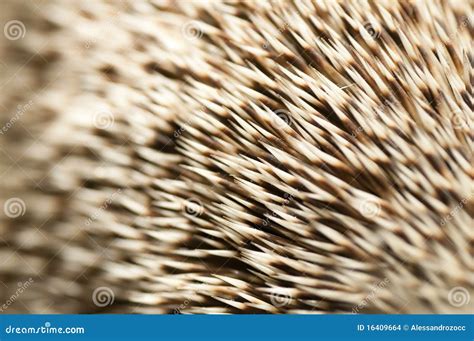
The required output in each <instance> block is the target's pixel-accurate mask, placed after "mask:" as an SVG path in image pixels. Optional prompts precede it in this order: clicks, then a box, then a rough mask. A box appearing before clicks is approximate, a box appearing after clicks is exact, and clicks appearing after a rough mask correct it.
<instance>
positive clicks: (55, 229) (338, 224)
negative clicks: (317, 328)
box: [0, 0, 474, 313]
mask: <svg viewBox="0 0 474 341" xmlns="http://www.w3.org/2000/svg"><path fill="white" fill-rule="evenodd" d="M472 7H473V2H472V1H465V0H463V1H454V0H452V1H448V0H446V1H428V0H426V1H417V2H408V1H400V2H397V1H392V0H387V1H369V2H367V1H355V0H354V1H329V0H328V1H296V2H294V3H290V2H287V1H282V2H279V1H272V2H266V1H254V2H253V1H246V2H231V3H230V2H229V3H223V2H207V1H202V2H201V1H195V2H191V1H178V2H176V3H175V2H167V1H151V2H143V1H130V2H111V3H106V2H105V1H104V2H99V1H84V2H80V3H79V2H78V3H75V4H74V5H72V4H70V3H69V2H67V1H56V2H53V3H52V4H49V5H48V6H46V7H44V8H41V10H40V14H39V15H38V17H37V18H36V19H31V20H28V21H26V22H27V23H31V25H33V23H36V22H39V24H38V25H39V26H41V25H40V24H41V23H43V24H44V25H43V26H44V27H45V28H44V30H45V31H41V30H40V29H39V28H38V29H36V30H34V29H32V30H30V31H29V33H30V34H29V35H27V36H26V38H25V39H23V40H21V41H20V42H15V44H16V45H15V46H16V48H17V49H18V50H21V51H27V52H28V53H31V54H33V53H34V51H35V47H34V43H35V42H37V41H38V39H39V38H38V37H45V36H47V37H48V39H49V40H47V43H46V44H47V45H46V46H47V47H46V48H44V49H43V50H42V52H40V53H43V52H44V54H45V55H46V54H47V55H46V56H44V58H45V59H46V60H47V61H48V62H47V64H48V65H50V67H51V71H50V72H48V73H47V74H46V75H44V69H43V68H42V67H38V66H31V68H32V70H33V71H32V72H33V73H35V72H36V75H38V74H39V72H43V76H44V77H45V78H44V79H46V80H47V81H45V82H44V83H42V84H43V86H44V87H45V89H44V91H42V92H41V95H40V96H39V97H37V102H36V104H35V105H34V109H32V110H29V111H28V112H27V113H26V114H25V118H24V119H23V121H22V123H23V124H25V125H26V126H28V127H38V126H39V123H37V122H33V121H32V120H33V119H32V118H33V117H36V116H35V115H37V113H39V112H41V113H45V112H48V113H54V115H53V116H54V120H53V119H51V118H49V117H47V118H45V120H44V121H43V123H42V124H43V125H42V126H41V127H42V128H41V137H40V138H39V140H36V139H35V141H37V142H36V143H35V144H34V145H32V146H29V148H26V149H24V156H23V157H22V160H26V161H25V162H24V164H22V166H21V167H22V169H23V170H25V172H26V173H28V175H29V178H32V179H35V180H34V182H33V184H35V186H31V184H30V187H29V188H30V189H28V190H27V192H19V188H22V189H24V188H25V185H24V182H22V181H20V180H18V181H17V183H11V186H10V191H9V192H6V193H9V194H8V196H7V197H11V196H16V197H21V198H23V199H24V200H25V202H26V207H27V210H26V214H25V215H24V216H23V217H21V218H17V219H8V218H7V219H4V222H5V224H4V225H3V226H4V227H3V231H2V238H3V239H5V242H4V243H3V244H2V245H3V246H1V248H0V253H1V254H2V260H5V259H6V261H4V262H3V265H2V266H1V267H0V275H1V276H2V278H1V280H2V282H4V283H5V284H6V285H7V286H8V287H9V288H10V291H9V292H8V293H6V294H5V295H4V296H5V297H7V296H9V295H10V294H11V291H12V290H14V289H15V288H16V287H15V286H16V283H17V282H18V281H19V280H25V278H28V277H29V276H31V277H33V278H34V280H35V282H34V285H33V286H32V287H31V289H28V290H26V293H25V294H24V295H23V296H22V297H21V298H20V300H21V302H22V303H23V305H20V304H17V305H14V306H13V307H12V310H11V311H10V312H13V311H16V310H18V311H25V307H26V309H28V310H29V311H34V312H114V311H117V312H122V313H123V312H137V313H172V312H181V313H253V312H255V313H324V312H331V313H333V312H379V313H380V312H382V313H384V312H389V313H395V312H400V313H405V312H409V313H414V312H443V313H448V312H463V311H472V307H473V306H472V301H474V300H471V303H469V304H466V305H463V306H462V307H459V308H458V307H456V306H455V305H452V304H450V303H449V300H448V296H449V293H450V290H452V288H455V287H458V286H459V287H463V288H464V289H465V290H466V291H467V292H468V293H470V294H471V296H472V295H473V294H474V289H473V287H474V264H473V259H472V257H473V254H474V248H473V240H474V231H473V224H472V217H473V215H474V209H473V207H474V206H473V199H472V189H473V188H472V178H473V175H474V170H473V166H472V147H473V145H472V137H473V136H472V127H473V118H474V116H473V112H472V81H473V77H474V73H473V71H472V70H473V69H472V67H473V63H474V55H473V51H472V35H473V26H472V13H473V11H472ZM25 20H26V19H25ZM33 20H34V21H33ZM43 26H41V27H43ZM30 27H34V26H30ZM35 34H36V36H35ZM37 48H39V47H37ZM37 48H36V49H37ZM51 56H54V60H55V61H56V62H55V63H54V64H52V63H51ZM29 67H30V66H29ZM40 70H43V71H40ZM59 73H61V74H60V75H59V76H58V75H57V74H59ZM55 77H56V78H55ZM58 77H59V78H58ZM58 79H59V83H58ZM48 80H49V82H50V83H52V84H53V85H51V86H50V85H48ZM24 83H25V82H23V84H24ZM27 84H30V83H27ZM45 84H46V85H48V86H46V85H45ZM31 87H32V88H33V89H41V87H42V86H40V85H37V84H35V85H31ZM36 91H37V92H34V94H35V95H37V94H38V90H36ZM27 117H31V119H28V118H27ZM49 122H51V123H49ZM48 124H49V125H48ZM43 127H44V128H43ZM12 135H13V134H10V133H9V134H6V137H7V138H15V137H13V136H12ZM28 145H29V144H28ZM7 151H11V149H8V150H7ZM13 169H15V168H13ZM32 169H35V172H34V173H33V172H32ZM15 173H17V172H15ZM13 178H15V179H17V178H18V174H15V176H13ZM32 187H35V188H34V189H31V188H32ZM98 287H108V288H110V289H112V290H113V293H114V295H115V303H114V304H113V305H110V306H107V307H97V306H96V305H94V304H93V301H92V300H91V297H92V295H93V292H94V289H96V288H98ZM0 298H1V296H0ZM15 309H16V310H15ZM463 309H465V310H463Z"/></svg>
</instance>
